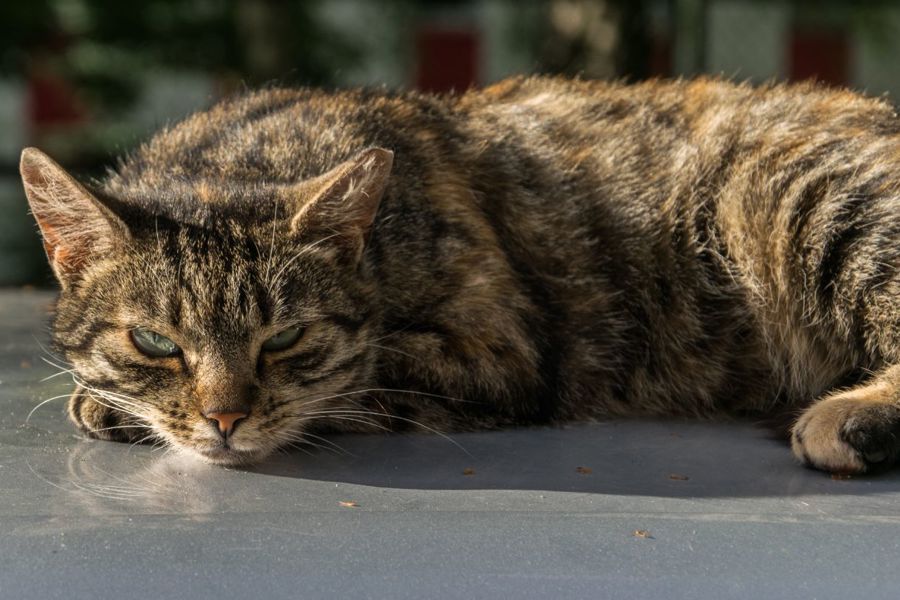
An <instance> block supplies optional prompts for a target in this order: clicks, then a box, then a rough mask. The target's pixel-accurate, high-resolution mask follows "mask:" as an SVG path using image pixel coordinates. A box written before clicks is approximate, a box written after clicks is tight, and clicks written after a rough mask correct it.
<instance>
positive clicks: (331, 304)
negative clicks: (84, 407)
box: [23, 151, 390, 464]
mask: <svg viewBox="0 0 900 600" xmlns="http://www.w3.org/2000/svg"><path fill="white" fill-rule="evenodd" d="M382 152H383V151H382ZM376 158H377V159H380V160H387V165H386V166H384V165H381V167H382V168H383V169H386V168H389V167H390V155H389V154H386V155H385V154H380V155H377V156H376ZM45 159H46V157H43V155H41V156H39V157H33V158H32V159H31V160H32V161H34V162H36V164H37V165H38V166H36V167H35V166H31V170H29V168H27V167H29V166H30V165H26V159H25V158H24V157H23V177H24V178H25V181H26V189H29V187H28V186H29V182H30V184H31V189H30V190H29V199H30V201H31V204H32V209H33V211H34V212H35V215H36V217H37V218H38V222H39V223H40V224H41V227H42V231H43V232H44V236H45V245H47V249H48V255H49V256H50V259H51V264H53V266H54V270H55V271H56V273H57V275H58V276H59V278H60V280H61V282H62V283H63V291H62V293H61V296H60V300H59V303H58V306H57V316H56V320H55V323H54V338H55V341H56V344H57V346H58V347H59V348H60V349H61V350H62V352H63V353H64V355H65V357H66V359H67V360H68V361H69V362H70V363H71V364H72V366H73V369H74V374H75V378H76V382H77V383H78V388H77V390H76V392H75V396H76V400H78V401H79V402H81V403H82V404H83V403H85V402H93V403H95V406H94V408H96V405H100V406H101V407H103V408H104V409H106V410H107V411H112V412H114V413H115V414H116V416H118V417H121V418H118V419H106V420H104V419H100V420H99V421H100V422H90V419H87V418H84V416H83V415H84V414H92V413H91V411H87V412H84V413H83V414H82V418H81V419H80V420H81V421H82V424H83V425H84V426H85V427H87V428H88V429H92V430H94V431H98V430H99V429H103V425H105V424H106V423H113V425H111V427H125V428H135V429H136V430H137V431H139V432H140V433H141V434H145V435H147V436H150V437H152V438H158V439H161V440H164V441H166V442H168V443H169V444H171V445H173V446H175V447H178V448H181V449H186V450H189V451H191V452H193V453H196V454H198V455H200V456H202V457H203V458H205V459H207V460H209V461H212V462H215V463H220V464H238V463H248V462H254V461H257V460H259V459H261V458H263V457H264V456H266V455H267V454H269V453H271V452H272V451H273V450H275V449H276V448H278V447H281V446H285V445H289V444H292V443H296V442H302V439H303V438H302V436H303V434H304V432H305V431H307V430H308V429H309V427H310V426H311V425H313V424H316V423H321V422H323V421H327V420H329V419H338V420H344V421H346V420H348V419H351V418H352V415H354V414H359V413H358V412H357V413H354V410H355V409H358V408H359V406H360V405H359V402H360V401H361V400H362V398H361V397H360V395H359V394H358V393H357V392H359V391H360V390H364V389H365V388H366V387H367V386H366V384H367V382H369V381H370V380H371V375H372V369H373V364H374V354H373V348H374V347H375V346H373V345H371V342H372V340H371V338H372V337H373V336H374V335H375V331H374V329H375V318H374V316H373V315H374V313H375V307H374V290H375V288H374V284H373V283H372V282H371V281H370V279H369V278H368V277H367V276H365V274H364V273H362V270H361V265H360V263H359V255H360V252H361V249H362V244H363V238H364V235H365V231H366V229H367V227H368V226H369V224H370V223H371V219H372V218H373V215H374V206H373V207H372V214H365V215H363V216H362V221H363V222H362V223H360V222H358V221H357V222H355V223H353V224H346V223H343V222H341V219H340V216H337V215H338V213H335V209H334V207H331V208H329V207H327V206H325V203H326V202H334V201H339V202H342V203H346V202H347V201H348V200H349V201H351V202H352V201H353V198H352V197H350V196H349V195H348V193H347V189H350V191H353V190H355V189H358V188H357V186H355V185H353V183H354V182H350V184H349V185H345V187H344V188H343V189H342V188H338V189H337V194H336V195H335V190H334V186H335V178H334V177H331V181H330V182H326V185H325V186H324V188H323V190H324V191H323V190H319V191H316V192H315V193H313V194H311V195H310V197H308V198H306V199H304V200H303V201H301V202H300V203H299V205H300V206H299V208H298V210H296V211H294V212H293V213H290V214H289V217H290V218H287V219H277V218H273V219H271V221H270V222H265V221H261V222H259V221H257V222H253V223H249V224H248V223H240V222H238V221H236V220H235V219H234V218H224V217H223V218H221V219H217V218H215V214H213V216H212V218H211V219H210V220H209V221H208V222H207V223H206V224H205V226H198V225H196V224H186V223H178V222H173V221H171V220H168V219H158V218H153V219H150V218H147V217H146V216H143V217H138V218H136V217H135V216H133V215H132V216H130V217H128V218H122V219H119V218H118V216H117V215H116V214H101V215H100V216H101V217H102V220H98V221H97V222H95V223H93V224H90V223H86V224H84V227H83V228H82V229H83V230H85V231H90V232H91V236H92V238H91V239H88V240H85V239H83V237H84V236H82V239H81V240H75V242H73V241H72V239H74V238H72V236H73V235H75V234H72V233H69V232H67V231H65V227H66V224H65V222H64V221H63V222H61V221H60V220H59V219H60V217H59V213H58V212H56V213H54V212H53V210H49V209H46V207H43V206H42V205H41V203H40V199H41V198H42V197H44V198H48V197H50V196H53V198H51V199H52V200H53V202H55V203H57V205H56V206H57V210H58V201H59V199H60V198H62V197H63V192H61V191H60V190H59V189H55V190H53V193H52V194H50V193H49V192H47V191H46V190H47V189H48V188H47V187H46V181H47V179H48V175H47V173H48V172H50V171H48V169H49V170H52V169H53V166H54V165H53V164H52V163H47V162H46V160H49V159H46V160H45ZM367 160H368V162H365V161H363V162H360V161H357V163H358V164H363V165H364V166H365V167H366V169H371V168H373V165H372V164H371V163H372V159H371V157H369V158H368V159H367ZM357 163H354V164H357ZM48 165H50V166H48ZM375 166H376V167H377V166H378V165H375ZM352 167H353V165H350V166H349V167H348V166H346V165H344V166H342V167H341V169H343V171H348V169H349V170H350V171H352ZM56 168H58V167H56ZM338 175H340V173H338ZM345 175H346V174H345ZM51 176H52V173H51ZM347 176H349V175H347ZM356 177H357V181H359V173H357V174H356ZM326 179H327V178H326ZM339 180H340V177H338V181H339ZM384 180H386V172H385V173H384V176H383V177H382V181H381V182H380V183H379V182H376V183H377V185H380V186H381V187H382V188H383V185H384V183H383V182H384ZM323 181H324V180H323ZM62 183H66V182H65V181H63V182H62ZM321 183H322V182H321V181H320V182H318V183H317V184H316V185H317V186H319V185H320V184H321ZM38 184H43V185H44V187H43V188H39V187H38ZM56 185H58V182H57V184H56ZM329 190H330V191H329ZM76 191H77V190H76ZM82 191H83V190H82ZM307 191H308V190H307ZM370 191H371V190H370ZM381 191H382V190H376V192H377V196H378V197H380V195H381ZM323 193H324V196H323ZM329 194H331V196H329ZM370 197H371V195H370ZM35 200H38V202H36V201H35ZM64 201H65V202H70V203H77V201H76V200H71V199H65V198H64ZM90 202H93V203H95V205H96V206H100V207H101V209H102V210H101V212H103V211H105V210H106V209H105V208H104V205H103V204H101V203H100V202H99V201H96V199H95V198H92V199H90ZM376 203H377V199H376ZM320 204H321V205H322V206H323V207H324V208H322V207H320V206H319V205H320ZM79 206H80V208H79V213H80V214H81V215H82V216H83V215H84V213H85V211H87V212H90V211H91V207H90V206H88V205H86V204H84V203H82V204H80V205H79ZM375 206H377V204H376V205H375ZM42 209H44V210H43V212H41V210H42ZM339 214H340V215H343V216H346V215H348V214H350V216H351V217H352V216H353V215H352V213H351V211H346V210H345V211H343V212H342V213H339ZM357 217H358V215H357ZM54 219H55V221H54ZM317 219H327V222H324V223H323V222H317V221H316V220H317ZM60 223H62V224H60ZM345 225H346V227H345ZM323 228H324V229H325V230H328V231H329V232H330V233H328V234H322V229H323ZM60 232H62V233H60ZM61 236H62V237H61ZM64 238H72V239H64ZM106 238H109V239H106ZM79 241H80V242H82V243H83V244H84V243H87V244H89V247H88V248H84V247H79V246H78V242H79ZM79 397H80V398H79ZM75 404H77V402H76V401H75V400H73V406H74V405H75ZM72 410H77V408H73V409H72ZM94 413H98V414H103V411H94ZM74 418H76V420H79V418H78V416H77V415H74ZM94 421H97V419H94ZM351 422H352V421H351ZM130 437H131V439H135V437H137V436H135V435H132V436H130Z"/></svg>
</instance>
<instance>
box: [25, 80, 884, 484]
mask: <svg viewBox="0 0 900 600" xmlns="http://www.w3.org/2000/svg"><path fill="white" fill-rule="evenodd" d="M21 174H22V178H23V180H24V184H25V190H26V192H27V195H28V200H29V202H30V205H31V210H32V212H33V214H34V216H35V218H36V219H37V222H38V224H39V226H40V229H41V231H42V233H43V239H44V244H45V247H46V251H47V254H48V257H49V260H50V263H51V265H52V267H53V270H54V272H55V274H56V276H57V278H58V279H59V282H60V284H61V287H62V291H61V294H60V297H59V301H58V304H57V307H56V316H55V321H54V329H53V331H54V333H53V335H54V339H55V344H56V346H57V349H58V350H59V351H60V352H61V353H62V354H63V355H64V356H65V357H66V359H67V360H68V361H69V362H70V363H71V365H72V369H73V373H74V375H75V381H76V383H77V387H76V389H75V391H74V394H73V395H72V397H71V400H70V402H69V414H70V416H71V418H72V420H73V421H74V422H75V424H76V425H78V426H79V427H80V428H81V429H82V430H84V431H85V432H86V433H87V434H88V435H91V436H94V437H99V438H104V439H115V440H132V441H137V440H142V439H148V440H149V439H156V440H161V441H164V442H166V443H168V444H171V445H172V446H175V447H177V448H182V449H186V450H188V451H190V452H192V453H196V454H197V455H200V456H202V457H205V458H206V459H207V460H209V461H211V462H214V463H219V464H238V463H249V462H254V461H258V460H260V459H262V458H264V457H265V456H266V455H268V454H269V453H271V452H272V451H273V450H275V449H276V448H278V447H281V446H285V445H288V444H292V443H297V442H303V441H304V440H306V441H314V440H316V439H317V436H318V435H319V434H320V433H321V431H323V430H344V431H347V430H351V431H379V430H382V429H390V430H400V429H404V428H407V427H409V428H422V429H426V430H439V431H451V430H468V429H481V428H498V427H506V426H512V425H516V424H540V423H559V422H562V421H571V420H589V419H605V418H610V417H615V416H658V415H680V416H710V415H715V414H732V415H738V414H745V415H765V414H767V415H775V414H787V415H791V416H792V418H793V419H794V423H793V426H792V431H791V433H792V446H793V450H794V453H795V454H796V455H797V457H799V458H800V459H801V460H802V461H803V462H804V463H806V464H808V465H811V466H814V467H817V468H820V469H825V470H830V471H841V472H862V471H869V470H872V469H875V468H881V467H886V466H889V465H892V464H894V463H895V462H897V461H898V457H900V119H898V117H897V114H896V113H895V111H894V109H893V108H892V107H891V106H890V105H889V104H887V103H886V102H884V101H881V100H873V99H868V98H865V97H862V96H859V95H857V94H854V93H852V92H849V91H841V90H831V89H826V88H823V87H818V86H816V85H812V84H806V85H799V86H790V85H768V86H765V87H758V88H756V87H752V86H749V85H734V84H731V83H727V82H724V81H716V80H708V79H699V80H695V81H691V82H661V81H653V82H647V83H641V84H637V85H620V84H612V83H600V82H588V81H570V80H564V79H548V78H518V79H511V80H507V81H504V82H501V83H499V84H497V85H494V86H492V87H489V88H487V89H484V90H482V91H470V92H468V93H466V94H463V95H460V96H437V95H428V94H420V93H414V92H404V93H391V92H387V91H383V90H353V91H340V92H334V93H327V92H323V91H318V90H312V89H300V90H289V89H268V90H264V91H260V92H256V93H251V94H248V95H245V96H243V97H240V98H237V99H234V100H230V101H227V102H224V103H221V104H219V105H217V106H214V107H213V108H212V109H210V110H208V111H206V112H201V113H198V114H196V115H194V116H192V117H190V118H188V119H187V120H185V121H184V122H182V123H180V124H178V125H176V126H174V127H172V128H169V129H166V130H164V131H162V132H161V133H159V134H158V135H156V136H155V137H154V138H152V139H151V140H150V141H149V142H147V143H146V144H144V145H143V146H142V147H140V148H139V149H138V150H136V151H135V152H134V153H132V154H131V155H130V156H129V157H127V158H126V159H125V160H124V161H122V162H121V163H120V164H119V165H118V167H117V168H116V169H115V170H114V171H111V172H110V174H109V175H108V177H107V178H106V179H105V180H104V181H102V182H99V183H98V184H96V185H94V186H91V187H90V188H89V187H87V186H85V185H82V184H80V183H78V182H77V181H76V180H75V179H73V178H72V177H71V176H70V175H68V174H67V173H66V172H65V171H63V170H62V169H61V168H60V167H59V166H58V165H57V164H56V163H54V162H53V161H52V160H51V159H50V158H48V157H47V156H46V155H44V154H42V153H41V152H39V151H37V150H34V149H26V150H25V151H24V152H23V154H22V161H21Z"/></svg>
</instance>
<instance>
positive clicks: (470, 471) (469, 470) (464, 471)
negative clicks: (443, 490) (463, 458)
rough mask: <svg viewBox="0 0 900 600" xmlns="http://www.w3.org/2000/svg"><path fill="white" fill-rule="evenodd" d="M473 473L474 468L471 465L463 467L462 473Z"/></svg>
mask: <svg viewBox="0 0 900 600" xmlns="http://www.w3.org/2000/svg"><path fill="white" fill-rule="evenodd" d="M474 474H475V469H473V468H472V467H466V468H465V469H463V475H474Z"/></svg>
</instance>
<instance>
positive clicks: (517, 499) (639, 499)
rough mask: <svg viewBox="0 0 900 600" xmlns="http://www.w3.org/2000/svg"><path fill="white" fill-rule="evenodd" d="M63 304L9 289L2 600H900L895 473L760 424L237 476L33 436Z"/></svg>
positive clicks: (497, 438)
mask: <svg viewBox="0 0 900 600" xmlns="http://www.w3.org/2000/svg"><path fill="white" fill-rule="evenodd" d="M49 298H50V297H49V295H47V294H45V293H37V292H14V293H13V292H0V365H2V366H0V598H25V597H32V598H88V597H90V598H113V597H116V598H122V597H128V598H155V597H182V598H191V599H199V598H217V599H218V598H221V597H223V596H224V597H237V598H240V597H245V596H249V597H251V598H366V597H372V598H422V597H448V598H482V597H496V598H504V597H517V598H556V597H585V598H589V597H593V598H599V597H604V598H606V597H631V598H679V597H688V596H692V597H693V596H696V597H706V598H717V599H718V598H762V597H773V598H786V597H790V598H847V597H854V598H855V597H865V598H868V599H871V598H896V597H897V594H898V590H900V585H898V584H900V570H898V569H897V565H898V564H900V535H898V534H900V527H898V525H900V473H898V472H897V471H894V472H892V473H890V474H888V475H887V476H883V477H880V478H871V479H853V480H849V481H836V480H833V479H831V478H830V477H829V476H828V475H824V474H821V473H817V472H813V471H808V470H805V469H803V468H801V467H799V466H798V465H797V464H795V463H794V461H793V460H792V458H791V456H790V454H789V452H788V450H787V448H786V447H785V446H784V445H783V444H782V443H781V442H778V441H775V440H773V439H770V437H769V436H768V434H767V433H766V432H765V431H763V430H760V429H756V428H753V427H751V426H747V425H740V424H699V423H682V422H679V423H664V422H617V423H610V424H597V425H583V426H577V427H571V428H567V429H540V430H519V431H509V432H500V433H484V434H467V435H455V436H452V437H453V440H454V441H456V442H457V443H458V444H459V445H460V446H462V448H464V450H461V449H460V448H459V447H457V446H456V445H454V444H452V443H450V442H448V441H447V440H446V439H443V438H441V437H438V436H429V435H411V436H337V437H334V438H332V441H333V442H334V443H336V444H339V445H340V446H341V447H342V448H343V449H344V450H345V452H342V453H338V452H327V451H316V452H314V453H313V454H312V455H306V454H291V455H282V456H278V457H276V458H275V459H274V460H272V461H270V462H268V463H267V464H265V465H263V466H261V467H259V468H258V469H256V470H253V471H236V470H226V469H222V468H218V467H211V466H207V465H204V464H200V463H196V462H193V461H190V460H188V459H185V458H179V457H177V456H174V455H172V454H165V453H164V452H163V451H151V449H150V448H148V447H133V448H129V447H128V446H126V445H122V444H114V443H107V442H92V441H88V440H84V439H81V438H80V437H79V436H77V435H76V434H75V433H74V431H73V429H72V428H71V426H70V425H68V424H67V423H66V422H65V418H64V415H63V406H64V402H65V399H64V398H60V399H58V400H54V401H51V402H49V403H48V404H46V405H44V406H43V407H41V408H40V409H38V410H37V411H36V412H34V414H33V415H32V417H31V419H30V421H29V422H28V424H25V421H26V417H27V415H28V413H29V411H30V410H31V409H32V408H33V407H34V406H35V405H36V404H37V403H38V402H39V401H41V400H42V399H46V398H50V397H52V396H55V395H58V394H65V393H66V392H67V391H68V390H69V385H67V384H66V383H65V382H63V381H61V380H62V379H63V377H57V378H54V379H50V380H48V381H44V382H42V381H41V379H42V378H44V377H47V376H48V375H52V374H53V373H54V372H55V370H54V369H53V368H51V367H50V366H48V365H46V364H45V363H44V362H42V360H41V356H42V355H43V356H47V355H46V354H44V353H43V352H42V350H41V348H40V343H43V342H40V343H39V341H40V340H43V339H44V338H45V335H44V334H42V333H41V332H42V331H44V329H45V325H44V322H45V319H46V307H47V304H48V302H49ZM22 361H26V362H24V363H23V362H22ZM577 467H588V468H590V469H591V472H590V473H579V472H577V471H576V468H577ZM464 469H473V470H474V474H471V475H464V474H463V470H464ZM673 474H674V475H679V476H687V477H688V478H689V479H687V480H681V479H673V478H671V475H673ZM341 502H356V503H357V504H358V506H357V507H344V506H341V504H340V503H341ZM635 530H647V531H649V534H650V535H651V536H652V537H651V538H641V537H635V536H634V535H633V533H634V532H635Z"/></svg>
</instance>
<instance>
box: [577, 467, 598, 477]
mask: <svg viewBox="0 0 900 600" xmlns="http://www.w3.org/2000/svg"><path fill="white" fill-rule="evenodd" d="M575 472H576V473H578V474H579V475H590V474H591V473H593V472H594V470H593V469H591V468H590V467H575Z"/></svg>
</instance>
